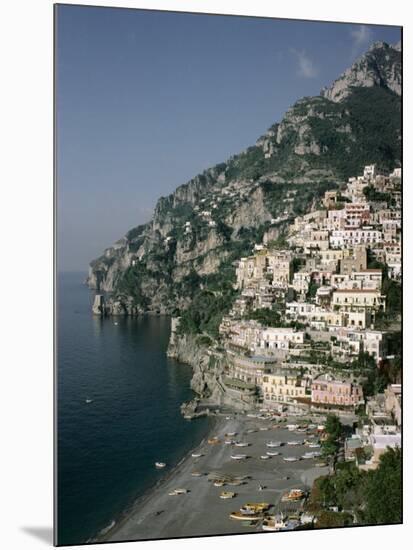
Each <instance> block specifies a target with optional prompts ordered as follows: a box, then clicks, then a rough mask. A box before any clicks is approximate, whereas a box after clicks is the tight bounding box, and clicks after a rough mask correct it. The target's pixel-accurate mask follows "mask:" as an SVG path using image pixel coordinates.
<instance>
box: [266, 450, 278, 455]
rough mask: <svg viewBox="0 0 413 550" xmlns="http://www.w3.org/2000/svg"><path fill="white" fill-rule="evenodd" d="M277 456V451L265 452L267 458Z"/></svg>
mask: <svg viewBox="0 0 413 550" xmlns="http://www.w3.org/2000/svg"><path fill="white" fill-rule="evenodd" d="M279 454H280V453H279V451H267V455H268V456H278V455H279Z"/></svg>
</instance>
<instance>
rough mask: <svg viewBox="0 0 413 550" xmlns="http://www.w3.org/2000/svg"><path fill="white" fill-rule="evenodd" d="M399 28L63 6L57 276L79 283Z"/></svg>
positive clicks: (391, 38)
mask: <svg viewBox="0 0 413 550" xmlns="http://www.w3.org/2000/svg"><path fill="white" fill-rule="evenodd" d="M376 40H384V41H386V42H389V43H395V42H397V41H398V40H400V30H399V28H396V27H377V26H364V25H350V24H349V25H345V24H334V23H311V22H297V21H285V20H284V21H283V20H271V19H262V18H242V17H228V16H227V17H224V16H206V15H190V14H174V13H165V12H153V11H149V12H148V11H140V10H130V9H116V8H110V9H105V8H94V7H80V6H59V8H58V18H57V98H56V100H57V142H58V147H57V166H58V265H59V269H60V270H82V271H84V270H86V269H87V266H88V263H89V261H90V260H91V259H93V258H95V257H97V256H98V255H100V253H101V252H102V251H103V249H104V248H105V247H107V246H109V245H110V244H112V243H113V242H114V241H115V240H117V239H118V238H120V237H122V236H123V235H124V234H125V233H126V231H127V230H128V229H130V228H131V227H133V226H135V225H138V224H140V223H143V222H146V221H148V220H149V219H150V217H151V213H152V210H153V208H154V206H155V203H156V200H157V199H158V198H159V197H160V196H162V195H167V194H169V193H170V192H172V191H173V190H174V189H175V188H176V187H177V186H178V185H180V184H182V183H185V182H186V181H187V180H189V179H190V178H191V177H193V176H195V175H196V174H197V173H199V172H201V171H202V170H204V169H205V168H208V167H209V166H211V165H213V164H216V163H217V162H221V161H224V160H226V159H227V158H228V157H229V156H230V155H231V154H234V153H238V152H240V151H241V150H242V149H245V148H246V147H247V146H249V145H253V144H254V142H255V140H256V139H257V138H258V137H259V136H260V135H261V134H263V133H264V131H265V130H266V129H267V128H268V127H269V126H271V124H273V123H274V122H276V121H278V120H280V119H281V117H282V115H283V113H284V112H285V111H286V109H287V108H288V107H289V106H290V105H291V104H292V103H294V101H295V100H297V99H299V98H301V97H303V96H305V95H316V94H318V93H319V91H320V89H321V88H322V87H323V86H324V85H326V84H329V83H330V82H331V81H333V80H334V79H335V78H337V77H338V76H339V74H340V73H341V72H342V71H343V70H344V69H346V68H347V67H348V66H349V65H350V64H351V63H352V61H354V59H355V58H356V57H358V56H359V55H360V54H361V53H363V52H364V50H365V49H366V48H367V47H368V46H369V45H370V43H372V42H373V41H376Z"/></svg>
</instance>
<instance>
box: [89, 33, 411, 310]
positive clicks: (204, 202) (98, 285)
mask: <svg viewBox="0 0 413 550" xmlns="http://www.w3.org/2000/svg"><path fill="white" fill-rule="evenodd" d="M400 86H401V53H400V50H399V49H397V47H392V46H389V45H387V44H383V43H378V44H374V45H373V46H372V47H371V48H370V49H369V51H368V52H367V53H366V54H365V55H364V56H363V57H362V58H361V59H360V60H358V61H357V62H356V63H355V64H354V65H353V66H352V67H351V68H350V69H349V70H348V71H346V72H345V73H344V74H343V75H342V76H341V77H340V78H339V79H337V80H336V81H335V82H334V83H333V84H332V86H331V87H329V88H326V89H325V90H323V91H322V93H321V95H320V96H317V97H306V98H303V99H301V100H299V101H297V102H296V103H295V104H294V105H293V106H292V107H291V108H290V109H289V110H288V111H287V113H286V114H285V116H284V117H283V119H282V120H281V121H280V122H277V123H275V124H273V125H272V126H271V127H270V128H269V130H268V131H267V132H266V133H265V134H264V135H263V136H261V137H260V138H259V139H258V140H257V142H256V144H255V145H254V146H252V147H249V148H248V149H247V150H245V151H243V152H242V153H240V154H239V155H235V156H233V157H231V158H230V159H228V160H227V161H226V162H224V163H221V164H218V165H216V166H214V167H212V168H210V169H208V170H206V171H205V172H204V173H202V174H199V175H197V176H196V177H194V178H193V179H192V180H190V181H189V182H188V183H186V184H184V185H181V186H180V187H178V188H177V189H176V190H175V191H174V192H173V193H172V194H171V195H169V196H168V197H162V198H160V199H159V201H158V203H157V205H156V208H155V212H154V216H153V219H152V220H151V221H150V222H149V223H147V224H145V225H141V226H138V227H136V228H133V229H131V230H130V231H129V232H128V233H127V234H126V235H125V237H124V238H122V239H121V240H120V241H118V242H117V243H115V245H113V246H112V247H110V248H108V249H107V250H105V252H104V253H103V255H102V256H101V257H100V258H98V259H96V260H94V261H93V262H92V263H91V264H90V269H89V278H88V284H89V286H90V287H91V288H93V289H97V290H99V291H104V292H109V293H111V296H110V298H109V306H110V307H109V311H110V312H114V313H116V314H138V313H142V312H145V311H152V312H158V313H173V312H176V311H177V310H178V311H179V310H183V309H185V308H187V307H188V306H189V305H190V304H191V303H194V299H195V298H196V297H197V296H199V293H200V292H203V293H205V292H213V293H214V296H215V298H219V297H220V296H221V297H222V298H223V299H222V303H223V304H224V306H223V307H225V304H227V303H228V300H229V298H230V290H228V289H227V290H226V291H225V292H226V294H225V293H224V291H223V288H224V287H225V284H226V283H228V282H230V281H231V277H233V274H234V267H233V262H234V261H235V260H237V259H239V257H240V256H242V255H246V254H249V253H250V251H251V248H252V247H253V245H254V243H257V242H261V241H262V238H263V236H264V235H265V234H271V235H273V236H274V235H276V236H280V235H282V233H283V229H284V227H285V224H286V223H288V220H291V219H293V218H294V217H295V216H296V215H300V214H303V213H304V212H306V211H308V209H310V208H313V207H315V206H316V205H317V202H318V201H319V199H320V197H321V196H322V194H323V193H324V191H325V190H326V189H329V188H332V187H334V186H336V184H337V183H340V182H342V181H344V180H345V179H346V178H347V177H348V176H350V175H353V174H357V173H360V171H361V169H362V167H363V166H364V165H365V164H371V163H378V164H380V165H381V166H384V167H387V168H389V169H392V168H393V167H394V166H397V165H399V163H400V158H401V154H400V140H401V133H400V97H399V94H400ZM213 315H215V312H214V313H213ZM216 318H218V316H216Z"/></svg>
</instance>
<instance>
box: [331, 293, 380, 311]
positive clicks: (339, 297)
mask: <svg viewBox="0 0 413 550" xmlns="http://www.w3.org/2000/svg"><path fill="white" fill-rule="evenodd" d="M332 304H333V307H334V308H335V309H337V310H341V311H351V310H356V311H357V310H360V309H362V308H369V309H371V310H375V311H385V309H386V297H385V296H383V295H382V294H381V292H380V290H373V289H338V290H335V291H334V292H333V300H332Z"/></svg>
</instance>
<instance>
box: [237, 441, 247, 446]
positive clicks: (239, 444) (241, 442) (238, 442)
mask: <svg viewBox="0 0 413 550" xmlns="http://www.w3.org/2000/svg"><path fill="white" fill-rule="evenodd" d="M248 446H249V443H246V442H245V441H236V442H235V447H248Z"/></svg>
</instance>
